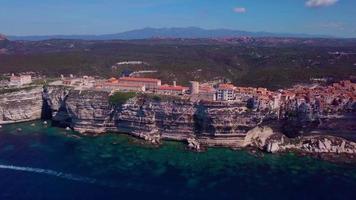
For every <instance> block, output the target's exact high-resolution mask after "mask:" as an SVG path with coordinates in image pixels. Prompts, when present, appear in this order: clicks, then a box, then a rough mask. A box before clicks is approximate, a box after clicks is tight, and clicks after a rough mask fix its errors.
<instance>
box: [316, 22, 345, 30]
mask: <svg viewBox="0 0 356 200" xmlns="http://www.w3.org/2000/svg"><path fill="white" fill-rule="evenodd" d="M320 27H321V28H325V29H337V30H345V24H344V23H342V22H326V23H322V24H320Z"/></svg>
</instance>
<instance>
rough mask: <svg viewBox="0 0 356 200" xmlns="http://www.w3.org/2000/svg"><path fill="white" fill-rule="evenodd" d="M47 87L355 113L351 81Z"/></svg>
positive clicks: (26, 80) (27, 79) (17, 83)
mask: <svg viewBox="0 0 356 200" xmlns="http://www.w3.org/2000/svg"><path fill="white" fill-rule="evenodd" d="M31 74H32V75H31ZM32 76H33V73H23V74H21V75H19V76H16V75H14V74H11V76H10V77H9V78H8V80H6V79H4V78H3V80H2V81H1V82H0V83H1V85H0V86H1V88H18V89H21V88H22V87H26V86H28V85H31V84H34V83H33V78H32ZM5 77H6V76H5ZM35 80H36V81H37V82H38V81H39V80H42V77H40V76H39V77H38V76H37V77H36V78H35ZM45 82H46V81H45ZM47 84H48V85H52V86H66V87H71V88H73V89H74V90H93V91H106V92H110V93H111V94H114V93H115V92H134V93H149V94H157V95H167V96H175V97H178V98H181V99H189V100H191V101H193V102H197V101H211V102H215V101H216V102H219V101H223V102H224V101H225V102H245V103H246V104H248V106H250V107H251V108H253V109H257V108H258V109H259V110H278V109H279V108H280V107H281V106H285V105H286V104H288V103H290V102H291V101H295V102H296V104H297V105H301V104H303V103H308V104H311V105H313V107H311V108H308V109H313V110H314V111H315V112H322V113H337V112H338V111H340V107H344V106H345V105H348V107H349V109H355V106H356V104H355V101H356V83H353V82H351V81H350V80H343V81H340V82H336V83H333V84H331V85H327V86H322V85H320V84H312V85H296V86H294V87H293V88H289V89H280V90H277V91H271V90H268V89H267V88H262V87H259V88H254V87H239V86H235V85H233V84H231V83H225V82H222V81H220V82H219V81H212V82H207V83H199V82H197V81H191V82H190V85H189V87H187V86H182V85H178V84H177V81H172V84H167V83H162V81H161V80H160V79H156V78H144V77H126V76H124V77H119V78H115V77H112V78H109V79H97V78H94V77H91V76H82V77H75V76H73V75H69V76H68V77H65V76H63V75H61V77H60V78H59V79H57V80H52V81H51V82H49V83H47Z"/></svg>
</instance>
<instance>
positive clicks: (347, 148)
mask: <svg viewBox="0 0 356 200" xmlns="http://www.w3.org/2000/svg"><path fill="white" fill-rule="evenodd" d="M244 146H245V147H248V146H250V147H257V148H259V149H261V150H264V151H267V152H271V153H284V152H299V153H307V154H315V153H325V154H356V143H354V142H351V141H347V140H345V139H342V138H338V137H333V136H322V135H315V136H305V137H303V136H300V137H297V138H287V137H286V136H285V135H283V134H281V133H275V132H273V130H272V129H271V128H269V127H256V128H254V129H252V130H251V131H249V132H248V133H247V135H246V138H245V141H244Z"/></svg>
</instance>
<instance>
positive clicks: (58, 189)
mask: <svg viewBox="0 0 356 200" xmlns="http://www.w3.org/2000/svg"><path fill="white" fill-rule="evenodd" d="M31 124H32V122H31V123H22V124H16V125H5V126H4V127H3V128H1V129H0V199H143V198H145V199H276V198H278V199H356V166H352V165H345V164H333V163H329V162H325V161H320V160H316V159H313V158H308V157H299V156H295V155H293V154H288V155H271V154H263V156H259V157H257V156H254V155H251V154H249V153H248V152H247V151H232V150H229V149H223V148H214V149H209V150H208V151H207V152H204V153H196V152H191V151H188V150H186V149H185V145H184V144H182V143H178V142H164V144H163V145H162V146H161V147H159V148H157V147H155V146H152V145H149V144H146V143H145V142H143V141H141V140H138V139H135V138H133V137H130V136H126V135H119V134H107V135H104V136H99V137H85V136H80V135H78V134H76V133H74V132H71V131H69V132H68V131H65V130H64V129H59V128H54V127H51V126H45V125H42V124H41V123H40V122H36V123H35V126H31ZM17 128H21V129H22V131H21V132H18V131H17V130H16V129H17Z"/></svg>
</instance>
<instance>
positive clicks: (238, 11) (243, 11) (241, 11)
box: [234, 7, 247, 13]
mask: <svg viewBox="0 0 356 200" xmlns="http://www.w3.org/2000/svg"><path fill="white" fill-rule="evenodd" d="M234 12H235V13H245V12H247V9H246V8H243V7H236V8H234Z"/></svg>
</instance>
